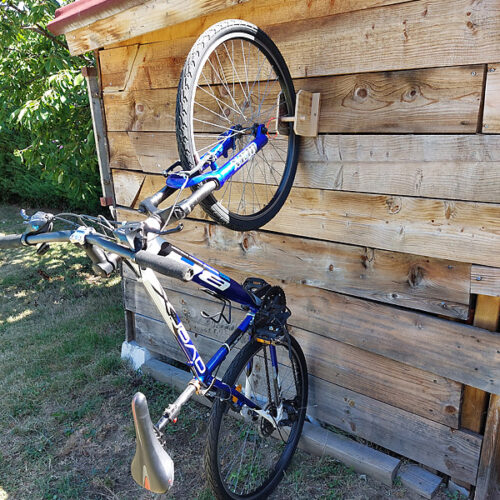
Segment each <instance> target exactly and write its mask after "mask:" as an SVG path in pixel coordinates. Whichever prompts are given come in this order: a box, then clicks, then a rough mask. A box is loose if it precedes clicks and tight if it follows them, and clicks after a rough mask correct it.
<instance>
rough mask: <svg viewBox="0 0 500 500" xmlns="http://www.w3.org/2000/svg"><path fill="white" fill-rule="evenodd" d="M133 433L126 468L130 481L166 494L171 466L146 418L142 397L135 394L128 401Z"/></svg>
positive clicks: (146, 409)
mask: <svg viewBox="0 0 500 500" xmlns="http://www.w3.org/2000/svg"><path fill="white" fill-rule="evenodd" d="M132 415H133V417H134V425H135V433H136V450H135V456H134V459H133V460H132V465H131V467H130V469H131V472H132V477H133V478H134V481H135V482H136V483H137V484H138V485H139V486H142V487H143V488H145V489H147V490H149V491H152V492H153V493H165V492H167V491H168V490H169V489H170V488H171V487H172V484H173V482H174V462H173V460H172V459H171V458H170V455H169V454H168V453H167V452H166V451H165V450H164V448H163V446H162V445H161V443H160V441H159V439H158V437H157V431H156V429H155V427H154V426H153V422H151V417H150V416H149V409H148V403H147V400H146V396H144V394H142V393H141V392H137V393H136V394H135V395H134V398H133V399H132Z"/></svg>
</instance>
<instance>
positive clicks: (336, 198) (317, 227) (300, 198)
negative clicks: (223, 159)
mask: <svg viewBox="0 0 500 500" xmlns="http://www.w3.org/2000/svg"><path fill="white" fill-rule="evenodd" d="M128 173H129V172H127V171H122V172H120V173H118V175H120V176H127V175H128ZM116 174H117V171H114V175H116ZM147 178H148V179H149V180H150V181H151V184H148V185H147V186H146V184H145V185H144V186H145V187H144V188H143V189H142V190H141V191H140V192H139V193H138V195H137V196H138V198H139V199H143V198H145V197H146V196H149V195H151V194H152V193H153V192H155V191H157V190H158V189H160V188H161V187H162V186H164V183H165V180H164V178H163V177H161V176H153V175H148V176H147ZM231 189H232V201H233V202H234V201H235V200H239V193H241V191H242V189H243V188H242V186H241V185H240V184H238V183H235V182H232V188H231ZM264 189H265V188H263V187H260V186H256V192H257V196H258V194H259V193H260V194H261V195H260V199H263V198H265V197H266V193H265V192H263V191H264ZM247 202H248V200H247ZM236 203H237V202H236ZM236 206H237V205H235V207H232V208H233V209H235V208H236ZM132 208H137V207H135V206H134V207H132ZM229 208H231V207H229ZM193 217H196V218H208V216H206V214H205V213H204V212H203V210H202V209H201V208H197V209H195V211H194V212H193ZM264 228H265V229H267V230H270V231H276V232H280V233H285V234H293V235H297V236H302V237H307V238H317V239H321V240H328V241H337V242H342V243H348V244H354V245H362V246H367V247H370V248H380V249H384V250H392V251H397V252H403V253H413V254H417V255H427V256H429V257H436V258H442V259H450V260H455V261H459V262H472V263H476V264H484V265H487V266H494V267H500V252H498V247H499V239H498V238H499V236H498V235H499V234H500V204H492V203H469V202H463V201H443V200H432V199H425V198H411V197H403V196H386V195H372V194H360V193H351V192H341V191H327V190H324V191H322V190H318V189H306V188H292V190H291V192H290V195H289V197H288V199H287V201H286V202H285V204H284V205H283V208H282V209H281V210H280V212H279V213H278V214H277V215H276V217H275V218H274V219H272V220H271V221H270V222H269V223H268V224H266V226H264Z"/></svg>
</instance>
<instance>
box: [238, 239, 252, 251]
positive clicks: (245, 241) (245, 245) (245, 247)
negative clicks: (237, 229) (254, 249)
mask: <svg viewBox="0 0 500 500" xmlns="http://www.w3.org/2000/svg"><path fill="white" fill-rule="evenodd" d="M240 245H241V248H243V250H245V252H248V249H249V248H250V243H249V241H248V236H243V238H242V240H241V243H240Z"/></svg>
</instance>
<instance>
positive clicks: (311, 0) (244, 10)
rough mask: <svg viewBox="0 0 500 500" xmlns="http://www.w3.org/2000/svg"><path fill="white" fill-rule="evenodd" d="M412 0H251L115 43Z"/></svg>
mask: <svg viewBox="0 0 500 500" xmlns="http://www.w3.org/2000/svg"><path fill="white" fill-rule="evenodd" d="M413 1H416V0H335V1H334V2H332V1H331V0H308V1H307V2H304V1H303V0H251V1H250V2H247V3H246V4H239V5H235V6H234V7H232V8H230V9H224V10H221V11H218V12H214V13H212V14H209V15H205V16H203V17H198V18H196V19H191V20H190V21H187V22H184V23H180V24H177V25H174V26H169V27H167V28H164V29H161V30H156V31H153V32H150V33H147V34H145V35H142V36H138V37H134V38H131V39H130V40H126V41H123V42H121V43H118V44H116V46H122V45H126V44H130V43H141V44H149V43H153V42H158V41H160V42H161V41H165V40H178V39H182V38H184V37H197V36H199V35H200V34H201V33H203V31H204V30H206V29H207V28H208V27H209V26H212V25H213V24H215V23H217V22H219V21H224V20H225V19H243V20H246V21H249V22H252V23H257V24H258V25H259V26H260V27H263V26H268V25H270V24H280V23H287V22H290V21H291V20H299V19H314V18H317V17H324V16H332V15H336V14H342V13H344V12H353V11H356V10H363V9H371V8H374V7H382V6H384V5H393V4H397V3H406V2H413ZM111 47H113V45H111Z"/></svg>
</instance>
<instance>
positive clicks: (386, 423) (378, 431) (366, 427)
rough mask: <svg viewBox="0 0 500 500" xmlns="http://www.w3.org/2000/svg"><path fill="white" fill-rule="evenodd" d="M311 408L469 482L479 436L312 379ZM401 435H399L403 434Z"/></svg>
mask: <svg viewBox="0 0 500 500" xmlns="http://www.w3.org/2000/svg"><path fill="white" fill-rule="evenodd" d="M310 392H311V397H312V398H313V399H317V400H320V401H322V402H325V403H324V404H321V405H318V406H315V407H314V408H311V409H310V412H311V414H312V415H313V416H315V417H316V418H318V419H320V420H322V421H326V422H330V423H332V424H333V425H335V426H336V427H339V428H341V429H342V430H344V431H346V432H349V433H355V434H356V435H358V436H360V437H362V438H364V439H367V440H368V441H371V442H372V443H380V444H382V443H383V444H382V446H384V447H385V448H388V449H390V450H392V451H395V452H396V453H400V454H401V455H404V456H406V457H409V458H412V459H413V460H416V461H417V462H419V463H422V464H424V465H427V466H429V467H432V468H434V469H437V470H439V471H441V472H444V473H446V474H450V475H455V476H459V477H461V478H462V479H463V480H464V481H467V482H469V483H471V484H474V483H475V481H476V470H477V464H478V461H479V453H480V449H481V441H482V440H481V437H480V436H477V435H474V434H469V433H467V432H464V431H460V430H453V429H450V428H449V427H447V426H445V425H442V424H438V423H436V422H432V421H430V420H428V419H425V418H422V417H419V416H417V415H414V414H412V413H409V412H405V411H404V410H400V409H397V408H394V407H393V406H390V405H387V404H385V403H381V402H380V401H376V400H374V399H371V398H369V397H367V396H364V395H362V394H358V393H356V392H353V391H350V390H349V389H345V388H342V387H339V386H337V385H334V384H330V383H328V382H325V381H323V380H321V379H317V378H316V379H315V380H314V381H313V383H311V384H310ZM402 436H404V439H402Z"/></svg>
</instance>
